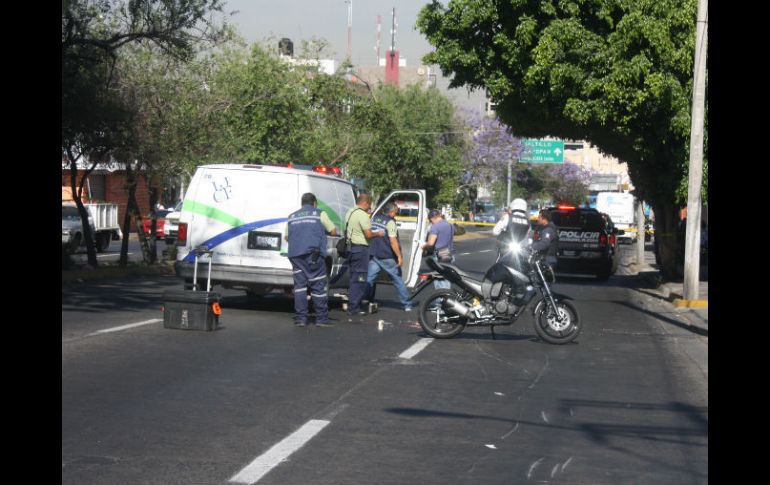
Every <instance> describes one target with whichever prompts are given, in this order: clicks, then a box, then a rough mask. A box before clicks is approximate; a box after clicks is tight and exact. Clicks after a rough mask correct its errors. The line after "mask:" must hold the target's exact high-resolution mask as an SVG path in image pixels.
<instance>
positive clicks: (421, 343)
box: [399, 338, 433, 359]
mask: <svg viewBox="0 0 770 485" xmlns="http://www.w3.org/2000/svg"><path fill="white" fill-rule="evenodd" d="M431 342H433V339H432V338H421V339H420V340H418V341H417V342H415V344H414V345H412V346H411V347H409V348H408V349H406V350H404V351H403V352H401V355H399V357H400V358H402V359H411V358H412V357H414V356H415V355H417V354H419V353H420V352H421V351H422V349H424V348H425V347H427V346H428V344H430V343H431Z"/></svg>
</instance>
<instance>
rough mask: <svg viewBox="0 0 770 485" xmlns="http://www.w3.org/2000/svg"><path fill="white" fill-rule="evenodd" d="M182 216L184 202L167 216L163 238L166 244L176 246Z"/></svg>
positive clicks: (180, 202)
mask: <svg viewBox="0 0 770 485" xmlns="http://www.w3.org/2000/svg"><path fill="white" fill-rule="evenodd" d="M180 215H182V201H181V200H180V201H179V203H177V205H176V207H174V210H173V211H171V212H169V213H168V214H166V221H165V222H164V223H163V237H165V238H166V244H174V242H175V241H176V235H177V233H178V232H179V216H180Z"/></svg>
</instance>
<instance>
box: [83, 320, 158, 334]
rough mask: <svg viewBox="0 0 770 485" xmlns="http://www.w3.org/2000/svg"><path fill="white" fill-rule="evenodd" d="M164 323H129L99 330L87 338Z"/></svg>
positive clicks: (146, 321) (149, 321) (155, 321)
mask: <svg viewBox="0 0 770 485" xmlns="http://www.w3.org/2000/svg"><path fill="white" fill-rule="evenodd" d="M162 321H163V319H162V318H153V319H152V320H145V321H144V322H138V323H129V324H128V325H121V326H120V327H111V328H105V329H104V330H97V331H96V332H93V333H89V334H88V335H86V336H87V337H90V336H92V335H101V334H103V333H110V332H120V331H121V330H126V329H128V328H134V327H141V326H142V325H150V324H152V323H158V322H162Z"/></svg>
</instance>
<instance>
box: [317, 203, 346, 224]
mask: <svg viewBox="0 0 770 485" xmlns="http://www.w3.org/2000/svg"><path fill="white" fill-rule="evenodd" d="M316 202H317V205H318V208H319V209H321V210H322V211H324V212H326V215H327V216H329V219H330V220H331V221H332V223H334V225H336V226H337V227H339V228H340V230H342V219H341V218H340V215H339V214H337V213H336V212H334V209H332V208H331V207H329V206H328V205H327V204H326V202H324V201H322V200H321V199H319V198H317V197H316Z"/></svg>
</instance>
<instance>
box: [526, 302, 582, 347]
mask: <svg viewBox="0 0 770 485" xmlns="http://www.w3.org/2000/svg"><path fill="white" fill-rule="evenodd" d="M556 308H557V311H558V312H559V316H560V317H561V318H560V319H557V318H556V316H555V315H554V314H553V312H552V311H551V309H550V305H547V304H546V305H542V310H541V311H540V312H538V314H537V315H535V331H536V332H537V334H538V335H539V336H540V338H542V339H543V340H545V341H546V342H548V343H551V344H557V345H560V344H566V343H569V342H572V341H573V340H575V339H576V338H577V336H578V335H579V334H580V330H582V328H583V325H582V324H581V323H580V316H579V315H578V312H577V309H576V308H575V307H574V306H573V305H572V304H571V303H570V302H568V301H557V302H556Z"/></svg>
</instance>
